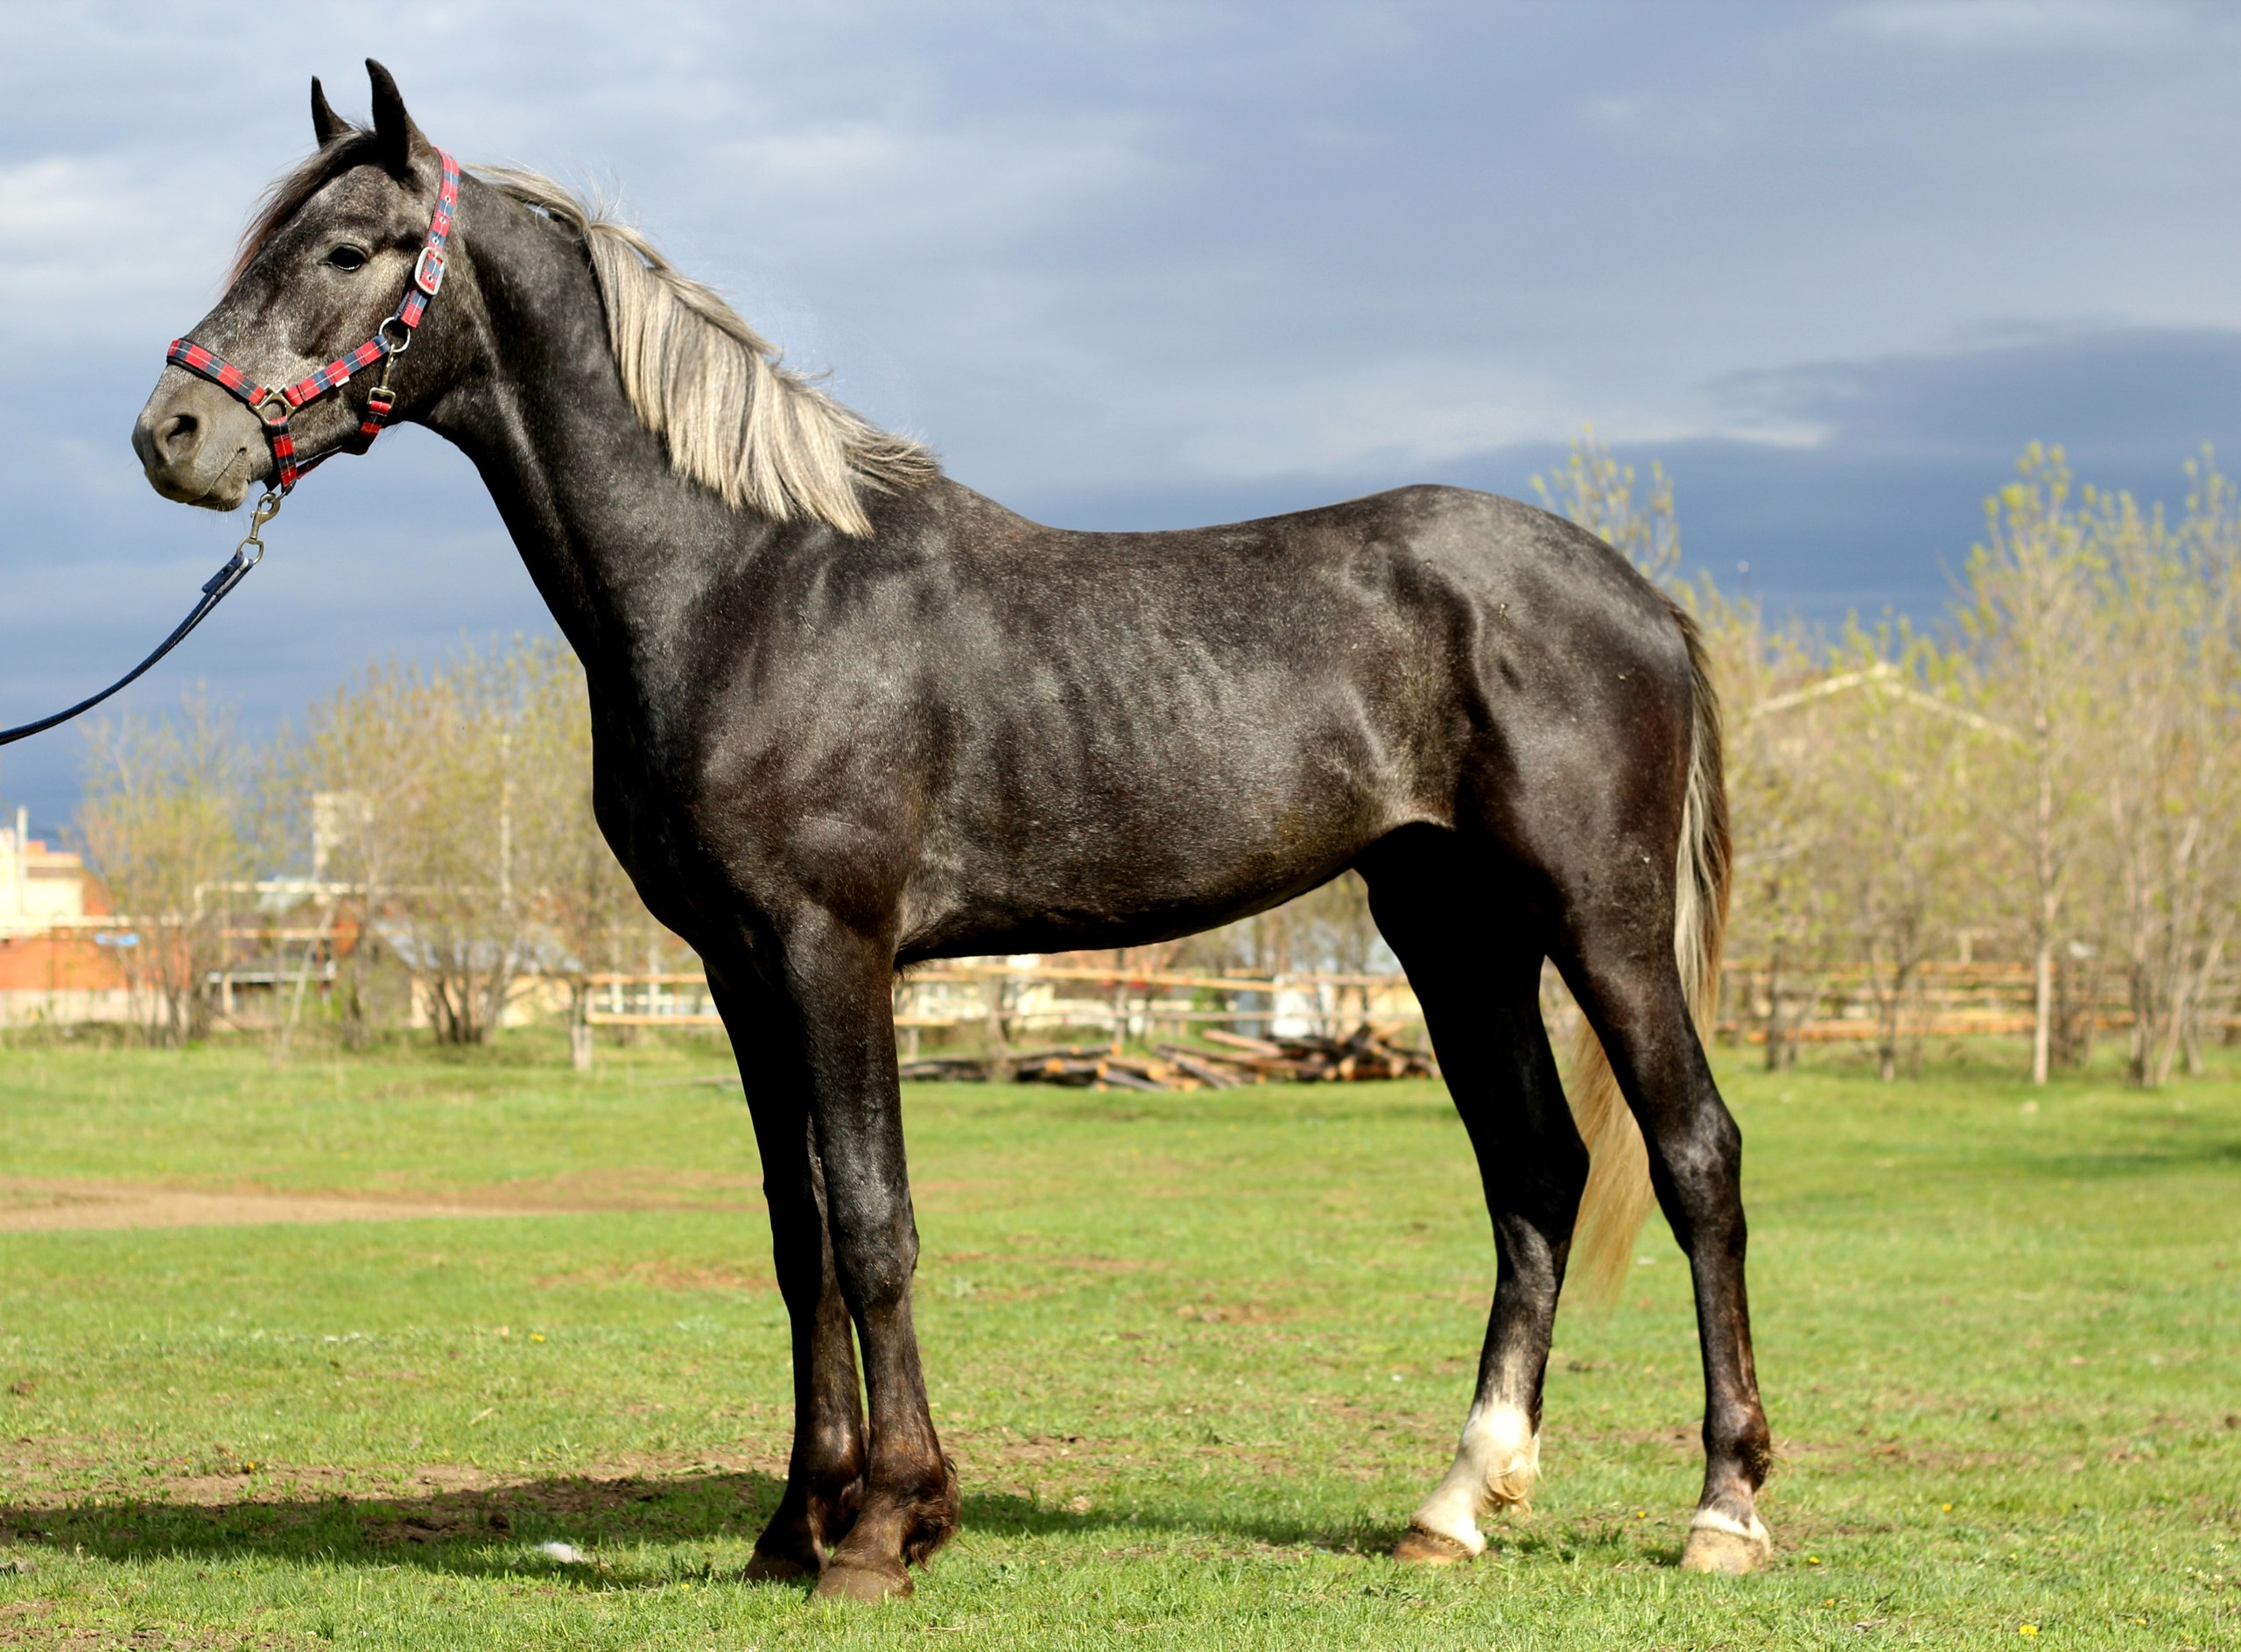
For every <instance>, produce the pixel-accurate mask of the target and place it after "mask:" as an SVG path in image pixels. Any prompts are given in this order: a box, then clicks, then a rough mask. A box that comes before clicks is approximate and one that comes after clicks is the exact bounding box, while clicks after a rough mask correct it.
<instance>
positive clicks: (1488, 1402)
mask: <svg viewBox="0 0 2241 1652" xmlns="http://www.w3.org/2000/svg"><path fill="white" fill-rule="evenodd" d="M1462 861H1463V854H1462V851H1461V848H1460V847H1459V845H1458V840H1455V839H1454V838H1452V837H1447V836H1442V837H1440V838H1437V839H1427V840H1420V841H1415V842H1411V843H1410V844H1409V845H1408V846H1407V849H1406V852H1405V853H1404V854H1389V855H1387V856H1386V857H1384V859H1383V861H1382V862H1381V863H1380V859H1379V858H1378V857H1373V858H1372V860H1371V861H1369V862H1368V863H1367V864H1366V865H1365V867H1364V870H1365V872H1366V874H1367V875H1368V876H1369V882H1370V899H1371V906H1372V910H1373V912H1374V913H1375V915H1376V917H1377V922H1378V927H1379V928H1380V930H1381V931H1383V932H1384V934H1385V937H1386V939H1387V941H1388V942H1389V943H1390V944H1391V945H1392V947H1393V949H1394V953H1396V954H1397V955H1398V956H1399V958H1400V959H1401V961H1402V964H1403V965H1404V966H1405V967H1407V969H1408V971H1409V981H1410V983H1411V984H1412V985H1413V986H1414V987H1415V988H1416V995H1417V998H1418V1000H1419V1001H1420V1002H1422V1003H1423V1008H1424V1018H1425V1022H1426V1025H1427V1027H1428V1028H1429V1030H1430V1033H1431V1037H1432V1042H1433V1044H1434V1046H1435V1048H1436V1049H1437V1051H1438V1052H1439V1058H1440V1066H1441V1070H1442V1071H1443V1072H1444V1073H1445V1074H1446V1078H1447V1086H1448V1089H1449V1091H1450V1092H1451V1093H1452V1095H1453V1096H1454V1099H1455V1106H1456V1110H1457V1112H1458V1113H1459V1114H1461V1115H1462V1119H1463V1124H1464V1128H1465V1130H1467V1131H1468V1132H1469V1134H1470V1137H1471V1145H1472V1149H1474V1150H1475V1151H1476V1153H1477V1155H1478V1160H1479V1178H1480V1180H1481V1182H1482V1183H1483V1184H1484V1185H1485V1188H1486V1207H1487V1210H1488V1212H1489V1213H1490V1214H1491V1215H1492V1216H1493V1225H1494V1252H1495V1259H1496V1261H1495V1276H1494V1279H1495V1283H1494V1301H1493V1311H1492V1312H1491V1314H1490V1315H1489V1317H1488V1319H1487V1323H1486V1347H1485V1350H1484V1352H1483V1353H1481V1355H1480V1356H1479V1382H1478V1388H1477V1391H1476V1392H1475V1393H1474V1395H1472V1402H1471V1409H1470V1412H1469V1415H1468V1417H1466V1418H1465V1422H1464V1424H1463V1438H1462V1439H1461V1441H1460V1442H1459V1443H1458V1445H1457V1448H1456V1453H1455V1461H1454V1464H1453V1466H1451V1467H1450V1468H1449V1469H1448V1471H1447V1474H1446V1476H1445V1477H1444V1479H1443V1480H1441V1481H1440V1482H1439V1484H1438V1486H1437V1487H1436V1488H1434V1490H1433V1492H1432V1494H1431V1495H1430V1497H1428V1498H1427V1499H1426V1500H1425V1501H1424V1502H1423V1506H1422V1507H1420V1508H1418V1509H1417V1510H1416V1514H1415V1515H1413V1516H1412V1517H1411V1518H1410V1520H1409V1529H1408V1531H1407V1533H1406V1534H1405V1535H1404V1536H1402V1539H1401V1543H1400V1546H1399V1547H1398V1549H1397V1550H1395V1553H1396V1555H1397V1556H1398V1557H1399V1558H1401V1559H1402V1560H1409V1561H1417V1562H1423V1563H1429V1564H1445V1563H1447V1562H1451V1561H1456V1560H1465V1559H1469V1558H1470V1557H1472V1556H1474V1555H1477V1554H1479V1553H1481V1552H1482V1551H1483V1550H1485V1549H1486V1538H1485V1536H1482V1535H1481V1534H1480V1532H1479V1516H1480V1515H1483V1514H1485V1513H1486V1512H1487V1511H1488V1510H1489V1509H1490V1508H1496V1507H1499V1506H1501V1505H1506V1504H1515V1505H1523V1504H1524V1503H1525V1502H1526V1501H1527V1499H1528V1496H1529V1494H1531V1491H1532V1488H1533V1481H1534V1477H1535V1474H1536V1473H1538V1472H1539V1468H1540V1456H1541V1448H1540V1428H1541V1385H1542V1375H1543V1374H1544V1372H1545V1371H1546V1369H1547V1367H1548V1362H1549V1335H1550V1332H1551V1329H1552V1327H1553V1326H1554V1324H1555V1320H1556V1296H1557V1292H1558V1290H1560V1289H1561V1287H1562V1285H1563V1275H1564V1259H1565V1255H1566V1253H1567V1252H1568V1251H1569V1250H1570V1246H1571V1233H1572V1223H1573V1220H1574V1218H1575V1217H1576V1216H1577V1213H1578V1210H1579V1199H1580V1192H1581V1190H1582V1188H1583V1187H1584V1186H1585V1185H1586V1182H1587V1168H1588V1158H1587V1149H1585V1147H1584V1146H1583V1145H1582V1144H1581V1142H1580V1138H1579V1133H1578V1131H1577V1130H1576V1129H1575V1128H1573V1126H1572V1119H1571V1114H1570V1110H1569V1109H1568V1107H1566V1105H1565V1101H1564V1092H1563V1086H1562V1084H1561V1083H1560V1082H1559V1080H1558V1079H1557V1076H1556V1058H1555V1057H1554V1056H1553V1055H1552V1054H1551V1053H1550V1051H1549V1037H1548V1032H1547V1030H1546V1029H1545V1028H1544V1027H1543V1025H1542V1020H1541V1009H1540V993H1539V986H1540V978H1541V959H1542V953H1541V949H1540V947H1539V946H1538V945H1537V944H1535V942H1534V940H1533V939H1531V938H1530V937H1531V934H1532V926H1531V924H1529V922H1528V919H1527V917H1526V914H1525V913H1524V911H1523V910H1521V903H1520V904H1519V905H1515V906H1511V905H1507V904H1506V903H1504V902H1502V901H1501V900H1500V898H1499V896H1498V894H1497V892H1496V891H1495V890H1494V889H1493V888H1492V887H1491V885H1490V881H1489V880H1488V879H1487V877H1486V874H1485V871H1484V869H1483V868H1479V867H1471V866H1465V865H1464V864H1462Z"/></svg>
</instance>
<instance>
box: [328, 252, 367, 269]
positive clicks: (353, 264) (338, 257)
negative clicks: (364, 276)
mask: <svg viewBox="0 0 2241 1652" xmlns="http://www.w3.org/2000/svg"><path fill="white" fill-rule="evenodd" d="M327 262H328V263H329V264H333V265H334V267H335V268H336V269H338V270H362V269H364V268H365V267H366V255H365V253H364V252H362V250H359V249H358V248H356V247H337V248H336V249H335V250H334V251H333V252H330V253H328V254H327Z"/></svg>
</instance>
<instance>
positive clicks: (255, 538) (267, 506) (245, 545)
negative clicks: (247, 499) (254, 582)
mask: <svg viewBox="0 0 2241 1652" xmlns="http://www.w3.org/2000/svg"><path fill="white" fill-rule="evenodd" d="M280 501H281V496H280V495H279V494H278V493H277V492H276V491H272V490H270V489H268V490H267V491H266V493H265V496H264V497H263V498H262V499H260V500H258V501H257V502H256V509H255V510H251V511H250V512H249V533H248V535H247V536H246V537H245V538H243V539H242V542H241V543H240V544H239V545H235V547H234V554H235V556H239V555H240V554H241V553H242V552H244V551H247V550H249V548H250V547H251V546H255V547H256V555H255V556H253V557H251V558H250V559H249V566H250V567H252V568H253V567H255V566H256V565H257V564H258V563H260V562H262V561H263V560H264V539H263V533H264V524H266V523H268V522H270V521H271V520H272V518H273V517H277V516H278V515H279V514H280Z"/></svg>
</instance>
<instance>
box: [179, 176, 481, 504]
mask: <svg viewBox="0 0 2241 1652" xmlns="http://www.w3.org/2000/svg"><path fill="white" fill-rule="evenodd" d="M436 155H437V158H439V160H441V161H442V162H443V167H444V181H443V186H442V187H441V188H440V189H439V190H438V191H437V193H436V214H435V216H434V217H433V218H432V219H430V220H429V222H428V234H427V235H426V237H425V239H424V240H423V241H422V242H421V243H420V256H419V257H417V258H415V259H414V260H413V261H412V280H411V285H408V286H407V287H406V288H405V289H404V299H402V300H400V301H399V303H398V304H397V311H396V313H394V314H393V315H390V316H388V317H386V318H384V319H383V322H382V324H381V326H380V327H376V329H375V330H374V336H373V337H371V338H369V339H368V340H367V341H365V342H364V343H363V344H361V345H360V346H359V347H358V348H356V349H355V350H352V351H350V352H349V353H348V354H347V355H340V356H337V357H336V358H335V359H334V361H332V362H328V363H327V365H326V366H325V367H322V368H321V369H320V370H319V371H318V372H316V373H314V374H313V375H312V376H310V377H309V378H306V379H303V380H300V381H299V382H298V383H293V384H291V385H289V386H287V387H286V388H285V389H283V390H273V389H270V388H268V387H266V386H265V385H263V384H260V383H257V382H256V380H255V379H253V378H251V377H250V376H249V375H248V374H246V373H244V372H242V369H239V368H238V367H235V365H234V364H233V363H232V362H228V361H225V360H223V359H222V358H221V357H219V356H217V355H213V354H211V352H209V351H208V350H206V349H204V348H202V347H201V346H200V344H197V343H195V342H194V341H193V340H192V339H173V340H172V347H171V348H170V349H169V350H167V351H166V352H165V355H164V359H165V361H167V362H170V363H171V364H172V366H174V367H183V368H185V369H186V370H187V371H188V372H190V373H193V374H196V375H198V376H200V377H203V378H207V379H208V380H209V381H210V382H211V383H213V384H215V385H216V386H217V387H218V388H219V389H220V390H225V391H226V392H228V394H230V395H231V396H232V397H234V398H235V400H236V401H239V402H240V403H242V404H243V405H244V406H246V407H247V408H248V409H249V411H251V412H253V413H255V414H256V416H257V418H259V419H260V420H262V421H263V425H264V439H265V441H266V442H267V443H268V444H270V446H271V448H272V462H273V466H274V468H275V469H276V470H277V472H278V474H279V480H278V481H277V482H276V483H275V484H274V486H273V492H274V493H275V494H277V495H279V496H282V497H285V496H286V495H287V493H288V491H289V490H290V489H292V488H293V487H295V485H296V479H297V478H298V477H299V476H300V475H303V474H304V473H305V472H306V471H307V470H309V469H311V468H312V467H313V466H314V465H317V464H319V463H320V461H321V460H325V459H326V458H327V456H328V454H327V453H320V455H318V457H316V458H314V459H312V460H309V461H308V462H306V463H303V464H299V463H297V462H296V439H295V436H294V434H293V433H292V432H291V431H290V430H289V428H288V419H289V417H290V415H292V413H294V412H295V411H296V410H297V409H298V408H299V407H302V406H304V405H305V404H307V403H310V402H315V401H317V400H318V399H319V398H320V397H322V396H327V395H330V394H332V393H333V392H334V391H336V390H341V388H342V387H343V386H344V385H345V384H348V383H349V382H350V380H351V378H352V376H354V375H356V374H359V373H362V372H363V371H365V370H366V369H368V368H369V367H371V366H372V365H373V364H374V363H375V362H382V363H383V368H382V378H381V383H378V384H376V385H375V386H374V388H373V390H372V392H371V393H370V394H369V396H368V397H367V398H366V416H365V418H364V419H363V420H362V421H361V422H360V424H359V425H358V432H357V434H356V435H355V436H353V437H349V438H348V439H345V440H343V441H342V442H341V443H340V444H339V445H338V446H335V447H334V448H333V449H331V450H330V452H332V453H364V452H365V451H366V450H367V449H368V448H369V447H371V446H373V445H374V438H375V437H376V436H378V435H380V434H381V433H382V432H383V429H384V428H386V427H387V425H388V424H389V420H390V414H391V413H392V412H394V411H396V409H397V395H396V392H395V391H393V390H390V387H389V375H390V364H392V363H394V362H395V361H396V360H397V357H398V356H400V355H404V352H405V351H406V350H407V349H409V348H411V344H412V333H413V329H414V328H415V327H418V326H419V325H420V319H421V318H422V317H423V316H425V314H427V313H428V301H429V300H430V299H432V298H434V297H435V296H436V293H437V292H438V291H439V289H441V287H442V286H443V285H444V243H445V242H446V240H447V239H448V238H449V237H450V235H451V233H452V218H453V214H455V213H456V212H457V211H458V210H459V163H458V162H457V161H455V160H453V158H451V154H450V151H446V150H440V149H439V150H438V151H436Z"/></svg>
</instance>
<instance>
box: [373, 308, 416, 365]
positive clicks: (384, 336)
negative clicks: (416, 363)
mask: <svg viewBox="0 0 2241 1652" xmlns="http://www.w3.org/2000/svg"><path fill="white" fill-rule="evenodd" d="M391 327H395V328H396V329H397V342H396V343H394V344H392V343H390V337H389V330H390V328H391ZM374 336H375V337H376V338H377V339H379V340H380V341H382V348H383V354H385V355H404V353H405V351H407V350H409V349H411V348H412V329H411V327H408V326H406V325H405V321H404V317H403V316H401V315H388V316H383V318H382V324H381V325H380V326H379V327H376V328H375V329H374Z"/></svg>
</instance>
